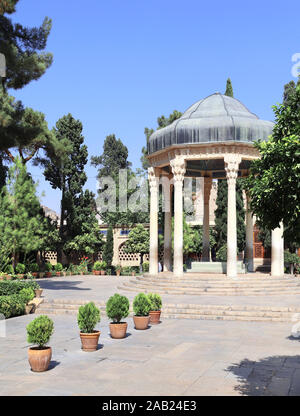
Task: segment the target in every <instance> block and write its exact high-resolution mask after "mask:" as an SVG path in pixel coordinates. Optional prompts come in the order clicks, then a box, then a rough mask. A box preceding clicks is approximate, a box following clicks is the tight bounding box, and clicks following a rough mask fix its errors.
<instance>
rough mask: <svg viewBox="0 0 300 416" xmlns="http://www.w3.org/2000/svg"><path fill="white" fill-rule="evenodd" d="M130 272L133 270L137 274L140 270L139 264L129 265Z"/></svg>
mask: <svg viewBox="0 0 300 416" xmlns="http://www.w3.org/2000/svg"><path fill="white" fill-rule="evenodd" d="M132 272H134V273H136V274H138V273H139V272H140V268H139V266H131V267H130V274H131V273H132Z"/></svg>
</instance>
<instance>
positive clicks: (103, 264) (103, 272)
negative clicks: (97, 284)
mask: <svg viewBox="0 0 300 416" xmlns="http://www.w3.org/2000/svg"><path fill="white" fill-rule="evenodd" d="M100 263H101V270H100V274H101V275H102V276H104V275H105V273H106V268H107V264H106V262H105V261H101V262H100Z"/></svg>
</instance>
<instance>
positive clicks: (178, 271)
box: [170, 156, 185, 277]
mask: <svg viewBox="0 0 300 416" xmlns="http://www.w3.org/2000/svg"><path fill="white" fill-rule="evenodd" d="M170 165H171V168H172V173H173V178H174V260H173V261H174V266H173V274H174V276H178V277H179V276H182V275H183V207H182V205H183V200H182V199H183V198H182V197H183V193H182V187H183V179H184V175H185V159H184V158H183V157H182V156H176V157H175V158H174V159H172V160H171V161H170Z"/></svg>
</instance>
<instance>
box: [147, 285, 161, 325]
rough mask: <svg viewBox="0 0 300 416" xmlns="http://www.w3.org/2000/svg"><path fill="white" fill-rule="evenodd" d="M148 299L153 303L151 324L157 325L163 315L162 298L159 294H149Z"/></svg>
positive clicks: (150, 314)
mask: <svg viewBox="0 0 300 416" xmlns="http://www.w3.org/2000/svg"><path fill="white" fill-rule="evenodd" d="M148 299H149V300H150V303H151V309H150V312H149V316H150V324H152V325H156V324H159V323H160V314H161V305H162V301H161V297H160V295H158V294H157V293H149V294H148Z"/></svg>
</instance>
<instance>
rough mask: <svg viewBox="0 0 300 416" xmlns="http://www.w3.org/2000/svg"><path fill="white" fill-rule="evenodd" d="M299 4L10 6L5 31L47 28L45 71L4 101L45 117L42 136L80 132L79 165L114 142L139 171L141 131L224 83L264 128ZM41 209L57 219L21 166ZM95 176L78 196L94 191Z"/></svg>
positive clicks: (66, 0) (277, 98) (34, 0)
mask: <svg viewBox="0 0 300 416" xmlns="http://www.w3.org/2000/svg"><path fill="white" fill-rule="evenodd" d="M299 11H300V4H299V0H297V1H296V0H286V1H284V2H283V1H278V0H275V1H274V0H273V1H271V0H264V1H261V0H260V1H257V0H251V1H248V0H245V1H243V2H241V1H237V0H228V1H226V2H224V1H223V0H211V1H208V2H207V1H201V0H185V1H178V0H148V1H146V0H109V1H103V0H90V1H88V2H83V1H82V0H63V1H61V0H51V1H50V0H43V1H41V0H20V1H19V3H18V6H17V13H16V14H14V15H12V18H13V21H16V22H20V23H22V24H24V25H28V26H34V25H39V24H40V23H41V22H42V20H43V18H44V17H45V16H49V17H50V18H52V20H53V28H52V32H51V35H50V37H49V42H48V45H47V50H48V51H51V52H52V53H53V54H54V63H53V65H52V67H51V68H50V69H49V70H48V71H47V73H46V74H45V75H44V76H43V77H42V78H41V79H40V80H39V81H37V82H32V83H31V84H29V85H28V86H27V87H25V88H24V89H23V90H20V91H13V92H12V95H14V96H16V97H17V98H18V99H21V100H22V101H23V103H24V104H25V105H26V106H30V107H32V108H34V109H36V110H39V111H42V112H44V113H45V114H46V118H47V120H48V123H49V127H52V126H53V125H54V124H55V122H56V121H57V120H58V119H59V118H60V117H61V116H63V115H64V114H67V113H69V112H70V113H72V115H73V116H74V117H76V118H79V119H80V120H81V121H82V123H83V126H84V136H85V141H86V144H87V145H88V149H89V155H90V156H91V155H99V154H100V153H101V152H102V146H103V141H104V139H105V137H106V136H107V135H108V134H112V133H114V134H116V136H117V137H119V138H121V140H122V141H123V142H124V143H125V144H126V146H127V147H128V150H129V160H130V161H131V162H132V163H133V167H134V168H137V167H139V166H140V156H141V148H142V146H143V145H144V143H145V137H144V127H146V126H147V127H154V126H156V119H157V117H158V116H160V115H162V114H164V115H169V114H170V113H171V112H172V111H173V110H174V109H177V110H180V111H184V110H185V109H187V108H188V107H189V106H190V105H191V104H193V103H194V102H195V101H198V100H200V99H201V98H204V97H206V96H207V95H210V94H212V93H214V92H216V91H219V92H224V89H225V84H226V79H227V77H231V80H232V83H233V88H234V93H235V97H236V98H238V99H240V100H241V101H242V102H243V103H244V104H245V105H246V106H247V107H248V108H249V109H250V110H251V111H252V112H254V113H256V114H257V115H258V116H259V117H260V118H262V119H267V120H273V112H272V108H271V107H272V105H273V104H275V103H277V102H281V98H282V90H283V85H284V84H285V83H287V82H289V81H290V80H291V79H295V78H293V76H292V74H291V69H292V65H293V63H292V55H293V54H295V53H299V52H300V42H299V40H300V31H299ZM29 170H30V171H31V172H32V174H33V175H34V178H35V179H36V180H39V187H38V190H39V193H41V192H42V191H45V196H44V197H43V198H42V201H43V203H44V204H45V205H47V206H48V207H50V208H52V209H55V210H56V211H59V205H60V194H59V192H58V191H54V190H52V189H51V187H50V186H49V184H48V183H47V182H45V181H44V180H43V177H42V171H41V170H40V169H39V168H34V167H32V166H29ZM96 173H97V172H96V169H95V168H93V167H91V166H90V164H89V165H88V167H87V175H88V177H89V179H88V183H87V187H88V188H89V189H91V190H92V191H94V192H95V191H96V179H95V176H96Z"/></svg>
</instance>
